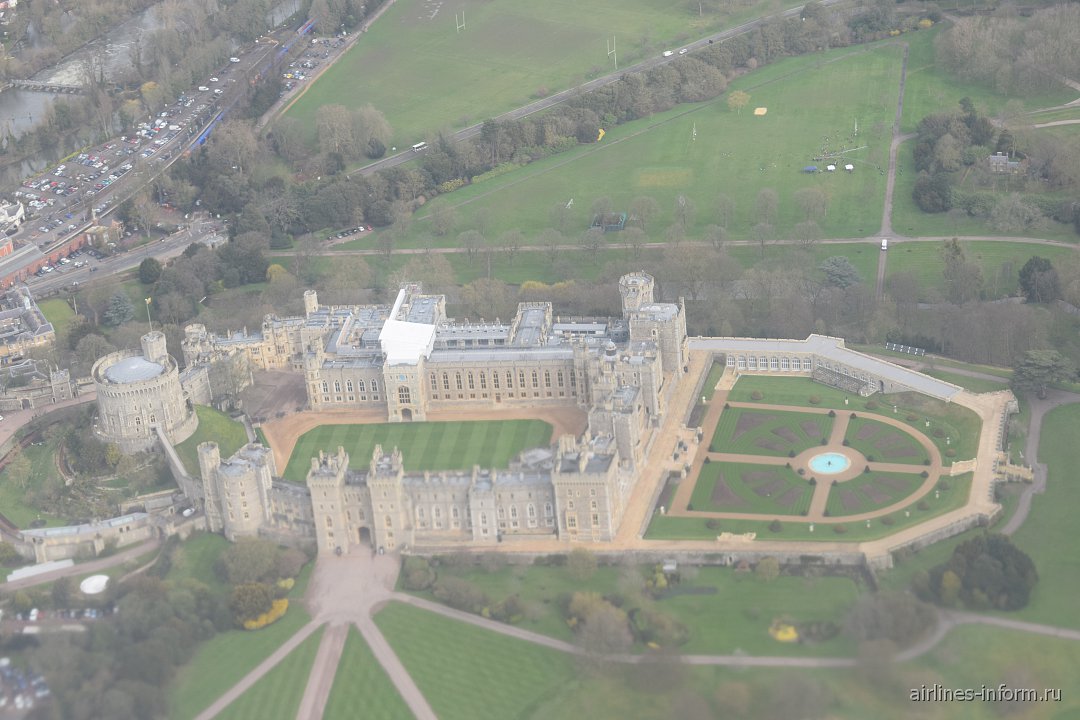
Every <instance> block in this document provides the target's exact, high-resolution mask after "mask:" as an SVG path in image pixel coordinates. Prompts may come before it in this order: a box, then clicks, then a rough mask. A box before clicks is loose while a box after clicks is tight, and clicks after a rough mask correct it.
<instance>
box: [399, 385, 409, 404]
mask: <svg viewBox="0 0 1080 720" xmlns="http://www.w3.org/2000/svg"><path fill="white" fill-rule="evenodd" d="M397 399H398V404H399V405H411V404H412V398H411V396H410V393H409V386H408V385H402V386H400V387H399V388H398V389H397Z"/></svg>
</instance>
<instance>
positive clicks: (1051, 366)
mask: <svg viewBox="0 0 1080 720" xmlns="http://www.w3.org/2000/svg"><path fill="white" fill-rule="evenodd" d="M1075 373H1076V367H1075V366H1074V365H1073V364H1072V362H1071V361H1070V360H1069V359H1068V358H1066V357H1064V356H1063V355H1062V354H1061V353H1059V352H1058V351H1057V350H1029V351H1028V352H1026V353H1025V354H1024V357H1023V358H1022V359H1021V360H1020V362H1019V363H1018V364H1017V365H1016V368H1015V369H1014V370H1013V376H1012V387H1013V389H1014V390H1017V391H1018V392H1036V393H1038V395H1039V397H1040V398H1045V397H1046V388H1047V386H1048V385H1051V384H1053V383H1056V382H1062V381H1065V380H1068V379H1070V378H1071V377H1072V376H1073V375H1074V374H1075Z"/></svg>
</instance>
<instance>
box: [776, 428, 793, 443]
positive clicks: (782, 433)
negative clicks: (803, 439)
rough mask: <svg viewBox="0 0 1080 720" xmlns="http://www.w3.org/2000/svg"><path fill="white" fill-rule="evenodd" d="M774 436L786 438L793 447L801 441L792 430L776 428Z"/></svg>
mask: <svg viewBox="0 0 1080 720" xmlns="http://www.w3.org/2000/svg"><path fill="white" fill-rule="evenodd" d="M773 435H776V436H778V437H782V438H784V439H785V440H787V441H788V442H789V443H791V444H792V445H794V444H795V443H797V442H798V441H799V436H798V435H796V434H795V432H794V431H793V430H792V429H791V428H786V427H780V428H776V429H775V430H773Z"/></svg>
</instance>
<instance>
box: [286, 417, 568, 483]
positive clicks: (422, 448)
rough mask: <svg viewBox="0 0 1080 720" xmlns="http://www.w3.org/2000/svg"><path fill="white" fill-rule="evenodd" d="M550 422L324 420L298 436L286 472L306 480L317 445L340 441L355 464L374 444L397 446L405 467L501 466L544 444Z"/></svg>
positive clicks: (329, 447)
mask: <svg viewBox="0 0 1080 720" xmlns="http://www.w3.org/2000/svg"><path fill="white" fill-rule="evenodd" d="M550 442H551V425H549V424H548V423H546V422H543V421H541V420H509V421H505V422H504V421H499V422H495V421H484V422H417V423H381V424H376V425H322V426H320V427H317V428H315V429H314V430H309V431H308V432H306V433H304V434H303V435H301V436H300V439H299V440H297V441H296V448H295V449H294V450H293V453H292V457H290V458H289V464H288V466H287V467H286V468H285V473H284V476H283V477H284V478H285V479H286V480H291V481H293V482H304V479H305V478H306V477H307V473H308V470H310V469H311V458H312V457H315V456H316V455H318V454H319V451H320V450H326V451H328V452H336V451H337V448H338V447H339V446H341V447H344V448H345V451H346V452H348V453H349V457H350V458H352V460H351V462H353V464H354V466H355V465H357V464H359V465H364V464H366V463H367V462H368V460H369V459H370V458H371V452H372V450H373V449H374V448H375V445H382V447H383V450H384V451H385V452H390V450H391V449H392V448H395V447H396V448H399V449H400V450H401V453H402V456H403V459H404V462H405V469H406V470H413V471H421V470H466V469H469V468H471V467H472V466H473V465H480V466H481V467H485V468H505V467H506V466H507V464H508V463H509V462H510V460H511V459H513V457H514V456H515V455H517V454H518V453H519V452H521V451H522V450H528V449H530V448H535V447H546V446H547V445H548V444H549V443H550Z"/></svg>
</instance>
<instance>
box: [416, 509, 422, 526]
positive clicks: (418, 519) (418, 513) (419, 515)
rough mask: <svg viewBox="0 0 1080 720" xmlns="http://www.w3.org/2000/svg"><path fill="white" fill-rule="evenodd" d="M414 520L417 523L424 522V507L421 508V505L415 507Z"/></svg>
mask: <svg viewBox="0 0 1080 720" xmlns="http://www.w3.org/2000/svg"><path fill="white" fill-rule="evenodd" d="M416 522H418V523H423V522H424V508H422V507H418V508H416Z"/></svg>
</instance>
